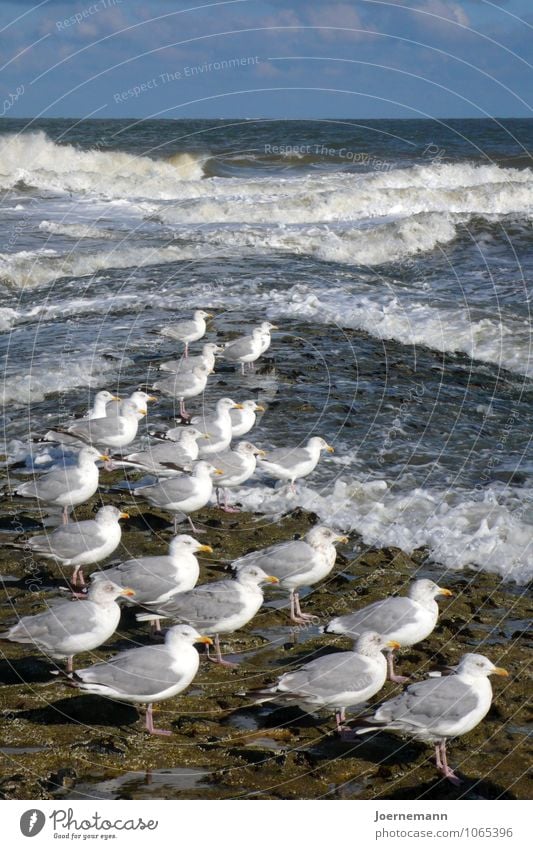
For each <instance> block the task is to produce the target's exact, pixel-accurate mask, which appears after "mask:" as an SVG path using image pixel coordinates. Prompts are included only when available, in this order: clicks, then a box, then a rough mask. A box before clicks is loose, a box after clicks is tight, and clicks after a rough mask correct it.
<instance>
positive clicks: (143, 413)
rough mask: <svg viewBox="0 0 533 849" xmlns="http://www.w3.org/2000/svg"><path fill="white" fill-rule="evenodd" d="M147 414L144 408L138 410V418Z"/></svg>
mask: <svg viewBox="0 0 533 849" xmlns="http://www.w3.org/2000/svg"><path fill="white" fill-rule="evenodd" d="M147 413H148V410H147V409H146V407H143V408H142V410H139V415H140V416H146V414H147Z"/></svg>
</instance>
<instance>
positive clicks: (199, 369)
mask: <svg viewBox="0 0 533 849" xmlns="http://www.w3.org/2000/svg"><path fill="white" fill-rule="evenodd" d="M208 377H209V369H208V368H207V366H195V367H194V368H193V370H192V371H185V372H178V373H177V374H173V375H172V376H171V377H166V378H164V379H163V380H158V381H157V383H154V389H158V390H159V391H160V392H163V393H164V394H165V395H169V396H170V397H171V398H177V399H179V402H180V416H181V417H182V419H190V415H189V413H188V412H187V410H186V409H185V401H186V400H187V399H188V398H195V397H196V396H197V395H201V394H202V392H203V391H204V389H205V387H206V385H207V378H208Z"/></svg>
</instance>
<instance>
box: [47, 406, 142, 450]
mask: <svg viewBox="0 0 533 849" xmlns="http://www.w3.org/2000/svg"><path fill="white" fill-rule="evenodd" d="M145 415H146V407H143V408H142V409H141V410H139V408H138V407H137V405H136V404H135V403H134V402H133V401H129V400H128V401H123V402H122V404H121V405H120V414H119V415H118V416H113V415H111V416H105V417H104V418H101V419H90V420H85V419H80V421H78V422H75V423H74V424H72V425H70V427H68V428H66V430H65V431H63V429H61V428H58V432H59V433H63V432H65V433H67V434H69V435H70V436H75V437H77V438H78V439H80V440H82V441H83V442H88V443H91V444H92V445H102V446H103V447H104V448H106V450H107V449H108V448H124V447H125V446H126V445H129V444H130V442H133V440H134V439H135V437H136V436H137V429H138V427H139V417H141V418H142V416H145Z"/></svg>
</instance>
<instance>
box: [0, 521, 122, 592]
mask: <svg viewBox="0 0 533 849" xmlns="http://www.w3.org/2000/svg"><path fill="white" fill-rule="evenodd" d="M119 519H129V515H128V513H123V512H121V511H120V510H119V509H118V508H117V507H112V506H111V505H107V507H100V509H99V510H98V513H97V514H96V516H95V517H94V519H87V520H85V521H84V522H70V523H69V524H68V525H60V526H59V527H58V528H55V529H54V530H53V531H52V533H50V534H46V535H45V536H35V537H30V539H28V540H27V541H26V542H24V543H11V547H12V548H23V549H25V550H28V549H29V550H30V551H31V552H33V553H34V554H38V555H40V556H42V557H49V558H50V559H52V560H55V561H56V562H57V563H61V564H62V565H63V566H73V567H74V572H73V575H72V583H73V584H74V585H75V584H77V583H79V584H81V585H82V586H83V583H84V580H83V572H82V567H83V566H91V565H92V564H93V563H98V562H99V561H100V560H104V559H105V558H106V557H109V555H110V554H112V553H113V552H114V550H115V548H116V547H117V546H118V544H119V542H120V538H121V536H122V531H121V528H120V525H119Z"/></svg>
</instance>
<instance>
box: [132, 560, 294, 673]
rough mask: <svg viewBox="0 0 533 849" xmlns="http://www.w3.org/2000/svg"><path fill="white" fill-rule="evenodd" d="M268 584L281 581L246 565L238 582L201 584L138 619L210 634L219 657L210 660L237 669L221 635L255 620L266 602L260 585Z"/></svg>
mask: <svg viewBox="0 0 533 849" xmlns="http://www.w3.org/2000/svg"><path fill="white" fill-rule="evenodd" d="M265 582H266V583H271V584H277V583H278V579H277V578H276V577H275V576H273V575H267V574H266V573H265V572H263V570H262V569H259V567H257V566H246V567H245V568H243V569H241V571H240V572H239V574H238V575H237V577H236V578H235V579H234V580H225V581H212V582H211V583H209V584H201V585H200V586H199V587H195V588H194V590H190V591H189V592H187V593H180V594H179V595H176V596H174V598H172V599H170V601H168V602H167V603H166V604H163V605H159V607H158V608H157V609H156V610H154V612H153V613H139V614H138V615H137V619H138V621H139V622H150V621H152V620H153V619H157V618H161V619H165V618H166V619H171V620H172V621H175V622H185V623H187V624H188V625H192V626H193V627H194V628H199V629H200V630H201V631H202V632H205V633H206V634H214V635H215V650H216V657H215V658H213V657H211V656H209V659H210V660H213V662H216V663H221V664H222V665H223V666H234V664H232V663H229V662H228V661H227V660H224V659H223V657H222V653H221V651H220V636H219V635H220V634H231V633H233V631H237V630H238V629H239V628H243V627H244V626H245V625H247V624H248V622H250V620H251V619H253V617H254V616H255V614H256V613H257V611H258V610H259V608H260V607H261V605H262V603H263V591H262V589H261V586H260V585H261V584H263V583H265Z"/></svg>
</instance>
